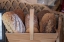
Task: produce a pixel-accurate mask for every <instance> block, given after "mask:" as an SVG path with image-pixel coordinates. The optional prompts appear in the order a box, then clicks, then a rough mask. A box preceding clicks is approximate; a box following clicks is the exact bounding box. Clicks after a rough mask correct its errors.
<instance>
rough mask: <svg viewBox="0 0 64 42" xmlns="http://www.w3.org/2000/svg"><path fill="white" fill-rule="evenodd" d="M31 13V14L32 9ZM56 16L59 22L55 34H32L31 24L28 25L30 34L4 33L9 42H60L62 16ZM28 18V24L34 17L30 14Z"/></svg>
mask: <svg viewBox="0 0 64 42" xmlns="http://www.w3.org/2000/svg"><path fill="white" fill-rule="evenodd" d="M31 12H33V9H32V11H31ZM53 12H54V11H53ZM55 13H56V12H55ZM57 14H58V13H57ZM58 15H59V20H58V21H59V22H58V30H57V32H56V33H33V27H32V26H33V24H30V33H6V36H7V38H8V40H9V42H60V30H61V28H62V15H60V14H58ZM30 16H31V17H30V22H33V17H34V15H33V14H32V13H30Z"/></svg>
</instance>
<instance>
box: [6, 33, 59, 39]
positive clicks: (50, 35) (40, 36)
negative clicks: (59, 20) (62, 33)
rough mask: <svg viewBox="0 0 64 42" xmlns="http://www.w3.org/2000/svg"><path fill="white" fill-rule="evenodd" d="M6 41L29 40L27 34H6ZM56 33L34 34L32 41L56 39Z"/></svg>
mask: <svg viewBox="0 0 64 42" xmlns="http://www.w3.org/2000/svg"><path fill="white" fill-rule="evenodd" d="M6 36H7V38H8V39H21V40H30V34H29V33H22V34H21V33H6ZM57 36H58V33H34V40H43V39H57Z"/></svg>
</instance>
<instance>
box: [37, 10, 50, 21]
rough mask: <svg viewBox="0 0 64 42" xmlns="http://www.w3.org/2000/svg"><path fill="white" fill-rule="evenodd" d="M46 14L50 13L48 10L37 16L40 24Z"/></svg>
mask: <svg viewBox="0 0 64 42" xmlns="http://www.w3.org/2000/svg"><path fill="white" fill-rule="evenodd" d="M46 13H50V12H49V11H48V10H42V11H40V12H39V13H38V14H37V17H38V19H39V22H40V21H41V19H42V17H43V16H44V14H46Z"/></svg>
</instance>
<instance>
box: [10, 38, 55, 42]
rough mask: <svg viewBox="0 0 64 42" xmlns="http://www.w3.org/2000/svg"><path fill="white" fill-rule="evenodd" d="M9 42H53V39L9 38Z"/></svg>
mask: <svg viewBox="0 0 64 42" xmlns="http://www.w3.org/2000/svg"><path fill="white" fill-rule="evenodd" d="M9 41H10V42H55V39H43V40H15V39H13V40H11V39H10V40H9Z"/></svg>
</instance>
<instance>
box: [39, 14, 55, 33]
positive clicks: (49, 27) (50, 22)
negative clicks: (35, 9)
mask: <svg viewBox="0 0 64 42" xmlns="http://www.w3.org/2000/svg"><path fill="white" fill-rule="evenodd" d="M40 32H41V33H55V32H56V18H55V15H54V14H53V13H46V14H45V15H44V16H43V17H42V20H41V22H40Z"/></svg>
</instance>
